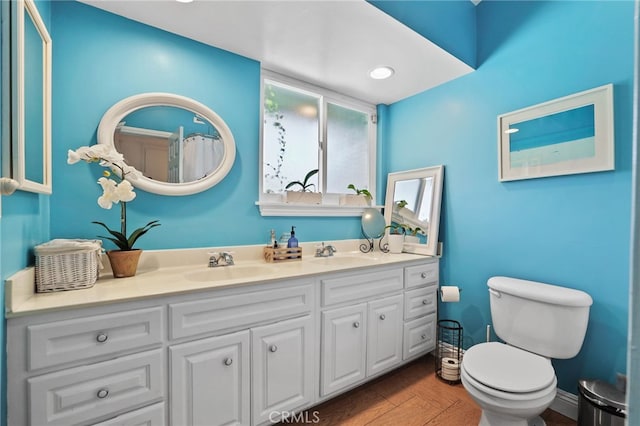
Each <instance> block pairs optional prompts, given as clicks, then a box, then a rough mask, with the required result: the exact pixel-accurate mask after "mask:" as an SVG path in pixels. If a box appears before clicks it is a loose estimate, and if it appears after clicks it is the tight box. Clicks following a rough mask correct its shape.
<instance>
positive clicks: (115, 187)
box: [67, 144, 160, 251]
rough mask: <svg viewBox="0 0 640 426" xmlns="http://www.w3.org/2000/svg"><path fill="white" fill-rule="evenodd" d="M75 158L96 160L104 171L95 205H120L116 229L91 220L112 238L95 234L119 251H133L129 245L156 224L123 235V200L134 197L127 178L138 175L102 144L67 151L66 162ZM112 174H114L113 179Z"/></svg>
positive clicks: (110, 148)
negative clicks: (111, 243)
mask: <svg viewBox="0 0 640 426" xmlns="http://www.w3.org/2000/svg"><path fill="white" fill-rule="evenodd" d="M79 161H86V162H87V163H99V164H100V165H101V166H102V167H107V168H108V169H110V170H104V171H103V172H102V174H103V176H102V177H101V178H100V179H98V184H99V185H100V186H101V187H102V195H101V196H100V197H98V205H99V206H100V207H102V208H103V209H107V210H109V209H111V207H112V206H113V204H120V232H118V231H114V230H112V229H110V228H109V227H108V226H107V225H105V224H104V223H102V222H96V221H94V222H91V223H95V224H97V225H100V226H102V227H104V228H105V229H106V230H107V231H108V232H109V234H111V235H112V237H105V236H98V238H105V239H107V240H110V241H112V242H113V243H114V244H115V245H116V246H117V247H118V248H119V249H120V250H122V251H130V250H133V245H134V244H135V243H136V241H137V240H138V238H140V237H141V236H143V235H144V234H146V233H147V231H149V230H150V229H151V228H154V227H156V226H160V224H159V223H158V221H157V220H152V221H151V222H149V223H147V224H146V225H145V226H143V227H142V228H138V229H136V230H135V231H133V232H132V233H131V235H129V236H128V237H127V203H128V202H129V201H132V200H133V199H134V198H136V193H135V192H133V185H131V182H129V180H128V179H133V180H135V179H137V178H138V177H140V176H142V173H140V172H139V171H138V170H136V169H135V167H131V166H129V165H127V164H126V163H125V161H124V157H123V156H122V154H120V153H119V152H117V151H116V150H115V149H113V147H111V146H109V145H104V144H97V145H92V146H81V147H80V148H78V149H76V150H75V151H73V150H69V152H68V155H67V164H75V163H77V162H79ZM112 177H115V178H116V180H114V179H113V178H112Z"/></svg>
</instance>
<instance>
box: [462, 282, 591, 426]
mask: <svg viewBox="0 0 640 426" xmlns="http://www.w3.org/2000/svg"><path fill="white" fill-rule="evenodd" d="M487 284H488V286H489V300H490V305H491V318H492V320H493V327H494V330H495V333H496V335H497V336H498V337H500V339H502V340H503V341H504V342H505V343H498V342H489V343H481V344H478V345H475V346H472V347H471V348H469V349H468V350H467V351H466V352H465V354H464V357H463V359H462V364H461V369H460V370H461V371H460V378H461V379H462V384H463V386H464V387H465V389H466V391H467V392H468V393H469V395H471V397H472V398H473V399H474V400H475V401H476V402H477V403H478V405H480V407H481V408H482V417H481V418H480V425H481V426H484V425H492V426H496V425H500V426H507V425H508V426H516V425H521V426H524V425H530V426H531V425H544V424H545V423H544V421H543V420H542V419H541V418H540V417H539V415H540V414H541V413H542V412H543V411H544V410H545V409H547V408H548V407H549V405H551V403H552V402H553V400H554V398H555V396H556V383H557V380H556V374H555V371H554V370H553V366H552V365H551V358H560V359H567V358H573V357H574V356H576V354H577V353H578V352H579V351H580V348H581V347H582V342H583V340H584V335H585V333H586V331H587V322H588V320H589V307H590V306H591V304H592V303H593V300H592V299H591V296H589V295H588V294H587V293H585V292H583V291H580V290H573V289H570V288H565V287H558V286H555V285H549V284H542V283H537V282H533V281H525V280H519V279H516V278H507V277H493V278H490V279H489V281H488V282H487Z"/></svg>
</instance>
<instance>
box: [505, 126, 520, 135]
mask: <svg viewBox="0 0 640 426" xmlns="http://www.w3.org/2000/svg"><path fill="white" fill-rule="evenodd" d="M519 131H520V129H517V128H515V127H512V128H510V129H507V130H505V131H504V132H505V133H507V134H510V133H516V132H519Z"/></svg>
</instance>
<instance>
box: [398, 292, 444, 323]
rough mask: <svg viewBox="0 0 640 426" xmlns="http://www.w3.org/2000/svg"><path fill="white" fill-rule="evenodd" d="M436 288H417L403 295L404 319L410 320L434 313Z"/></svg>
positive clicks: (436, 298) (436, 297)
mask: <svg viewBox="0 0 640 426" xmlns="http://www.w3.org/2000/svg"><path fill="white" fill-rule="evenodd" d="M437 295H438V291H437V287H435V286H433V287H425V288H418V289H416V290H410V291H407V292H406V293H405V294H404V319H405V320H410V319H412V318H417V317H420V316H422V315H426V314H430V313H431V312H435V311H436V306H437V302H438V296H437Z"/></svg>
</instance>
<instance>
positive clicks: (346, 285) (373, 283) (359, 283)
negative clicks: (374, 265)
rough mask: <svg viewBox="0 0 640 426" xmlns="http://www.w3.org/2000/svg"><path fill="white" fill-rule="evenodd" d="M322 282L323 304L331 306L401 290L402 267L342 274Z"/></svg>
mask: <svg viewBox="0 0 640 426" xmlns="http://www.w3.org/2000/svg"><path fill="white" fill-rule="evenodd" d="M321 283H322V306H330V305H335V304H338V303H344V302H350V301H354V300H362V299H366V298H371V297H374V296H377V295H380V294H385V293H389V292H392V291H397V290H401V289H402V287H403V283H402V269H390V270H382V271H377V272H367V273H358V274H349V275H342V276H339V277H335V278H325V279H322V280H321Z"/></svg>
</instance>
